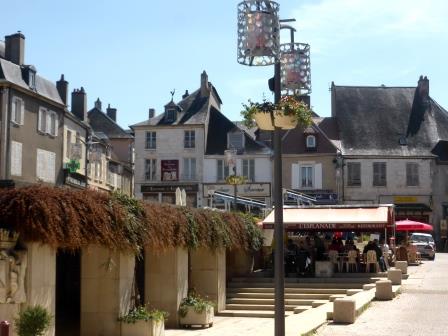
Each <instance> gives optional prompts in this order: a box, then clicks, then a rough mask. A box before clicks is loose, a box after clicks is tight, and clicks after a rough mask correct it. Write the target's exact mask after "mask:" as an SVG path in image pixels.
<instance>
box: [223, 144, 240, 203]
mask: <svg viewBox="0 0 448 336" xmlns="http://www.w3.org/2000/svg"><path fill="white" fill-rule="evenodd" d="M236 154H237V151H236V150H234V149H227V150H225V151H224V157H225V164H226V165H227V166H228V167H230V166H232V170H233V175H232V176H229V177H228V178H227V180H226V182H227V183H228V184H231V185H233V210H234V211H237V188H238V184H241V183H240V179H239V178H238V177H237V175H236Z"/></svg>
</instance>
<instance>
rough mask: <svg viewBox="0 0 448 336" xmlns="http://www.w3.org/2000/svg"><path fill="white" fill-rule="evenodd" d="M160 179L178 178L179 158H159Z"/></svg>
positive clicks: (170, 179)
mask: <svg viewBox="0 0 448 336" xmlns="http://www.w3.org/2000/svg"><path fill="white" fill-rule="evenodd" d="M161 170H162V181H178V180H179V160H161Z"/></svg>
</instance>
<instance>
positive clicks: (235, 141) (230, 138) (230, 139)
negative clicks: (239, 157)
mask: <svg viewBox="0 0 448 336" xmlns="http://www.w3.org/2000/svg"><path fill="white" fill-rule="evenodd" d="M227 148H229V149H236V150H241V149H243V148H244V133H243V132H241V131H234V132H229V133H227Z"/></svg>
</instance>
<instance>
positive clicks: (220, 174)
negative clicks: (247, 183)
mask: <svg viewBox="0 0 448 336" xmlns="http://www.w3.org/2000/svg"><path fill="white" fill-rule="evenodd" d="M217 169H218V171H217V180H218V181H224V180H225V179H226V178H227V177H228V176H229V166H226V165H225V164H224V160H217Z"/></svg>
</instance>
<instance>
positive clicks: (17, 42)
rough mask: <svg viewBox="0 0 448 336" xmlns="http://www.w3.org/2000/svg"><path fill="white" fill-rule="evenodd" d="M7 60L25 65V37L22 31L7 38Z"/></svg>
mask: <svg viewBox="0 0 448 336" xmlns="http://www.w3.org/2000/svg"><path fill="white" fill-rule="evenodd" d="M5 58H6V59H7V60H8V61H11V62H12V63H15V64H18V65H23V63H24V60H25V35H23V34H22V33H21V32H20V31H18V32H17V33H15V34H12V35H8V36H5Z"/></svg>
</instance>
